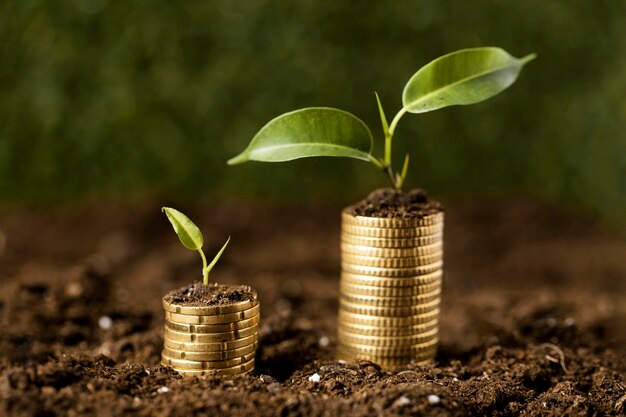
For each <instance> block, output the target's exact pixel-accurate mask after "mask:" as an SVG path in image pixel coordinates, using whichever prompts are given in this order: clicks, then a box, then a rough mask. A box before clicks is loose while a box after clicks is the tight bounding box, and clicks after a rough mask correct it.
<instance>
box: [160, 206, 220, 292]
mask: <svg viewBox="0 0 626 417" xmlns="http://www.w3.org/2000/svg"><path fill="white" fill-rule="evenodd" d="M161 211H162V212H164V213H165V215H166V216H167V218H168V220H169V221H170V223H172V226H173V227H174V231H175V232H176V234H177V235H178V238H179V239H180V243H182V244H183V245H184V246H185V247H186V248H187V249H191V250H197V251H198V252H199V253H200V257H202V282H203V283H204V285H209V272H211V269H213V267H214V266H215V264H216V263H217V261H218V259H220V256H222V253H223V252H224V249H226V246H228V242H230V236H229V237H228V239H227V240H226V243H224V246H222V249H220V251H219V252H218V253H217V255H215V258H213V260H212V261H211V263H210V264H208V265H207V261H206V256H204V252H203V251H202V245H203V244H204V238H203V237H202V232H200V229H199V228H198V226H196V225H195V224H194V223H193V222H192V221H191V220H190V219H189V217H187V216H185V215H184V214H183V213H181V212H180V211H178V210H176V209H173V208H170V207H163V208H161Z"/></svg>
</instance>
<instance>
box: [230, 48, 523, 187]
mask: <svg viewBox="0 0 626 417" xmlns="http://www.w3.org/2000/svg"><path fill="white" fill-rule="evenodd" d="M534 58H535V55H534V54H531V55H528V56H526V57H524V58H521V59H518V58H515V57H513V56H511V55H509V54H508V53H507V52H506V51H505V50H503V49H501V48H493V47H487V48H471V49H463V50H460V51H456V52H453V53H450V54H447V55H444V56H442V57H440V58H437V59H435V60H434V61H432V62H430V63H429V64H427V65H425V66H424V67H422V68H421V69H420V70H419V71H417V72H416V73H415V74H414V75H413V76H412V77H411V79H409V81H408V83H407V84H406V86H405V87H404V91H403V93H402V108H401V109H400V111H398V113H397V114H396V115H395V117H394V118H393V119H392V121H391V123H390V124H388V123H387V118H386V116H385V111H384V110H383V106H382V104H381V102H380V99H379V97H378V94H376V101H377V104H378V110H379V113H380V120H381V123H382V128H383V134H384V137H385V150H384V155H383V157H381V158H379V157H376V156H374V155H372V147H373V138H372V133H371V131H370V129H369V128H368V127H367V125H366V124H365V123H363V121H361V120H360V119H359V118H358V117H356V116H354V115H353V114H350V113H348V112H345V111H343V110H338V109H334V108H329V107H310V108H304V109H300V110H296V111H293V112H289V113H285V114H282V115H280V116H278V117H276V118H275V119H273V120H271V121H270V122H268V123H267V124H266V125H265V126H264V127H263V128H261V130H260V131H259V132H258V133H257V134H256V135H255V136H254V138H252V141H251V142H250V144H249V145H248V147H247V148H246V149H245V150H244V151H243V152H242V153H241V154H239V155H238V156H236V157H234V158H232V159H230V160H229V161H228V164H229V165H236V164H240V163H243V162H246V161H262V162H283V161H290V160H293V159H298V158H305V157H312V156H341V157H348V158H355V159H360V160H363V161H368V162H370V163H372V164H373V165H374V166H375V167H376V168H378V169H380V170H382V171H384V172H385V173H386V174H387V176H388V177H389V180H390V181H391V184H392V185H393V187H394V188H395V189H396V190H400V189H402V185H403V184H404V180H405V178H406V174H407V170H408V166H409V155H408V154H407V155H405V158H404V164H403V166H402V170H401V171H400V172H396V171H394V169H393V166H392V143H393V136H394V133H395V130H396V127H397V126H398V123H399V121H400V119H401V118H402V116H404V115H405V114H406V113H425V112H429V111H433V110H438V109H441V108H443V107H448V106H455V105H468V104H473V103H478V102H480V101H483V100H486V99H488V98H490V97H493V96H495V95H496V94H498V93H500V92H501V91H503V90H504V89H506V88H507V87H509V86H510V85H511V84H513V82H515V80H516V79H517V76H518V75H519V72H520V71H521V69H522V67H523V66H524V65H525V64H526V63H527V62H529V61H531V60H533V59H534Z"/></svg>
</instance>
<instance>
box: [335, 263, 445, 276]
mask: <svg viewBox="0 0 626 417" xmlns="http://www.w3.org/2000/svg"><path fill="white" fill-rule="evenodd" d="M441 269H443V261H437V262H433V263H431V264H428V265H421V266H415V267H410V268H382V267H375V266H363V265H354V264H350V263H347V262H343V261H342V262H341V272H348V273H352V274H358V275H370V276H374V277H381V278H406V277H414V276H420V275H428V274H430V273H433V272H435V271H438V270H441Z"/></svg>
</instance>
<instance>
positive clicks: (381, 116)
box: [374, 92, 389, 136]
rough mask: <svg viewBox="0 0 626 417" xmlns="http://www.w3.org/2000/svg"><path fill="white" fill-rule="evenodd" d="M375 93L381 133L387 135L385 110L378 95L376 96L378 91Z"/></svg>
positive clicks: (387, 127) (387, 126)
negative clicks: (381, 126) (381, 128)
mask: <svg viewBox="0 0 626 417" xmlns="http://www.w3.org/2000/svg"><path fill="white" fill-rule="evenodd" d="M374 94H376V103H378V113H380V122H381V123H382V125H383V134H384V135H385V136H387V135H388V134H389V125H388V124H387V117H386V116H385V111H384V110H383V105H382V103H381V102H380V97H378V93H376V92H375V93H374Z"/></svg>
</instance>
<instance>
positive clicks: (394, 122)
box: [389, 107, 408, 136]
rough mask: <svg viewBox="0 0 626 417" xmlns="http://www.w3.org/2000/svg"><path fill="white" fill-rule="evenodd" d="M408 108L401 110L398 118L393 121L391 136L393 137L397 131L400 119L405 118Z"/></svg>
mask: <svg viewBox="0 0 626 417" xmlns="http://www.w3.org/2000/svg"><path fill="white" fill-rule="evenodd" d="M407 111H408V110H407V108H406V107H402V108H401V109H400V111H399V112H398V113H397V114H396V116H395V117H394V118H393V120H392V121H391V124H390V125H389V135H390V136H393V133H394V132H395V130H396V126H397V125H398V122H399V121H400V119H401V118H402V116H404V114H405V113H406V112H407Z"/></svg>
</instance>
